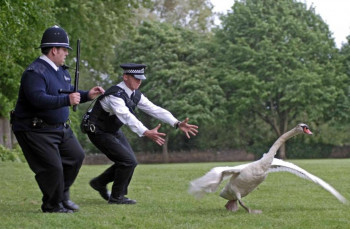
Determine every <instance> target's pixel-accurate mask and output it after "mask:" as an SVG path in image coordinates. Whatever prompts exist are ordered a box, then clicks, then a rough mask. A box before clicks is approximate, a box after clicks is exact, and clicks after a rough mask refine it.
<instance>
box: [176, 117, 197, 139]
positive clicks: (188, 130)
mask: <svg viewBox="0 0 350 229" xmlns="http://www.w3.org/2000/svg"><path fill="white" fill-rule="evenodd" d="M188 120H189V119H188V118H186V119H185V120H183V121H182V122H180V124H179V129H180V130H182V131H183V132H184V133H185V134H186V136H187V138H191V137H190V134H191V135H193V136H196V135H197V133H198V130H197V129H198V126H196V125H191V124H188Z"/></svg>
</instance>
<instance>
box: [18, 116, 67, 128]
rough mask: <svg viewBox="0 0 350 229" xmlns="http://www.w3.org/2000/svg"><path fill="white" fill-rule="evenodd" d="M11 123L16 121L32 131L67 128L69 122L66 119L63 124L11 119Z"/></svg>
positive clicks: (37, 119) (38, 120)
mask: <svg viewBox="0 0 350 229" xmlns="http://www.w3.org/2000/svg"><path fill="white" fill-rule="evenodd" d="M12 121H15V122H16V121H17V122H19V123H24V124H25V125H26V126H28V127H30V128H33V129H43V128H50V129H56V128H58V127H61V126H63V127H64V128H68V127H69V125H70V123H71V121H70V119H68V120H67V121H65V122H63V123H46V122H45V121H44V120H42V119H40V118H37V117H35V118H24V119H21V118H17V117H16V118H12Z"/></svg>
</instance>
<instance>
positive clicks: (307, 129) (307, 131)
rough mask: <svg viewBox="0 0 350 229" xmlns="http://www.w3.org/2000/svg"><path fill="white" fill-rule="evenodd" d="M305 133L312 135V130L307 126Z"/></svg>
mask: <svg viewBox="0 0 350 229" xmlns="http://www.w3.org/2000/svg"><path fill="white" fill-rule="evenodd" d="M304 133H305V134H312V132H311V130H310V129H309V128H307V127H306V126H305V127H304Z"/></svg>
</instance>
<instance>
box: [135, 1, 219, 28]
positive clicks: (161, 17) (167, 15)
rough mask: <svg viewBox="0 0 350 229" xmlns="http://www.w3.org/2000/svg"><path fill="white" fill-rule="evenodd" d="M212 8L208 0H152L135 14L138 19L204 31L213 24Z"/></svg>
mask: <svg viewBox="0 0 350 229" xmlns="http://www.w3.org/2000/svg"><path fill="white" fill-rule="evenodd" d="M212 9H213V5H212V4H211V2H210V1H208V0H152V1H151V2H150V4H148V5H147V6H146V7H144V8H140V9H139V10H138V11H137V15H139V16H138V17H139V21H144V20H145V19H147V20H151V21H158V22H165V23H168V24H172V25H175V26H181V27H184V28H188V29H191V30H195V31H198V32H204V33H205V32H208V31H210V29H211V28H212V27H213V24H214V17H213V12H212Z"/></svg>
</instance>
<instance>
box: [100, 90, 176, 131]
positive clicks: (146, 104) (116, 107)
mask: <svg viewBox="0 0 350 229" xmlns="http://www.w3.org/2000/svg"><path fill="white" fill-rule="evenodd" d="M100 102H101V105H102V108H103V109H104V110H105V111H106V112H108V113H109V114H110V115H116V116H117V117H118V118H119V120H120V121H121V122H122V123H123V124H125V125H127V126H128V127H129V128H130V129H131V130H132V131H133V132H135V133H136V134H138V135H139V136H140V137H142V136H143V133H144V132H145V131H147V130H148V128H147V127H145V126H144V125H143V123H142V122H140V120H138V119H137V118H136V116H135V115H134V114H132V113H131V112H130V110H129V108H128V107H127V106H126V104H125V102H124V100H123V99H122V98H119V97H116V96H113V95H109V96H106V97H105V98H103V99H102V100H101V101H100ZM137 107H138V108H139V109H140V110H142V111H143V112H145V113H146V114H148V115H150V116H152V117H154V118H156V119H158V120H160V121H162V122H164V123H168V124H169V125H171V126H174V124H175V123H177V122H178V120H177V119H176V118H175V117H174V116H173V115H172V114H171V113H170V112H169V111H168V110H166V109H164V108H162V107H159V106H157V105H155V104H154V103H152V102H151V101H149V100H148V99H147V98H146V97H145V96H144V95H143V94H141V99H140V101H139V103H138V104H137Z"/></svg>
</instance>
